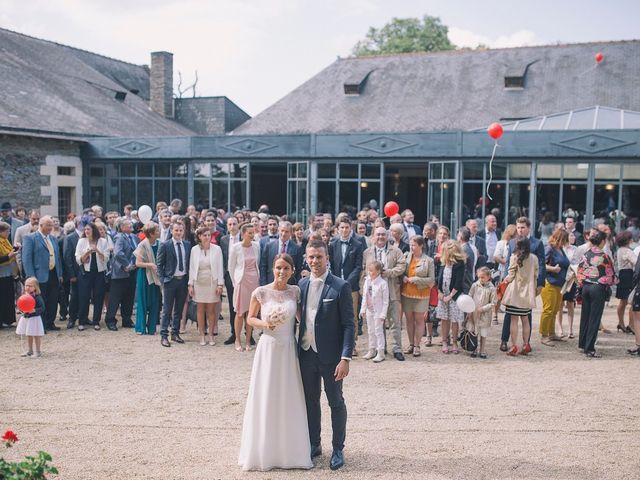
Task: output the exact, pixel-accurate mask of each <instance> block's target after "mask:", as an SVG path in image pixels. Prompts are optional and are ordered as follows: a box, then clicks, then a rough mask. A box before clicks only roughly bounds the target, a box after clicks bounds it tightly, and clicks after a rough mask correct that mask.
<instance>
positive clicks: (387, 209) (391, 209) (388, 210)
mask: <svg viewBox="0 0 640 480" xmlns="http://www.w3.org/2000/svg"><path fill="white" fill-rule="evenodd" d="M399 211H400V205H398V204H397V203H396V202H393V201H392V202H387V203H385V205H384V214H385V215H386V216H387V217H393V216H394V215H395V214H396V213H398V212H399Z"/></svg>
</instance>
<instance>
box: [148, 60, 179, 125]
mask: <svg viewBox="0 0 640 480" xmlns="http://www.w3.org/2000/svg"><path fill="white" fill-rule="evenodd" d="M150 83H151V85H150V92H149V93H150V100H149V106H150V107H151V110H153V111H154V112H158V113H159V114H160V115H162V116H164V117H167V118H173V53H169V52H151V75H150Z"/></svg>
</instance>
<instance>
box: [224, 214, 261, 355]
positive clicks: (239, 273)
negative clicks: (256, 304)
mask: <svg viewBox="0 0 640 480" xmlns="http://www.w3.org/2000/svg"><path fill="white" fill-rule="evenodd" d="M240 233H241V235H242V241H241V242H238V243H236V244H234V245H233V247H231V250H230V252H229V274H230V275H231V281H232V282H233V307H234V308H235V310H236V318H235V321H234V328H235V331H236V350H237V351H239V352H241V351H242V343H241V341H240V333H241V332H242V327H243V326H244V327H245V331H246V345H245V350H246V351H249V350H251V332H252V330H253V329H252V328H251V325H249V324H247V323H246V319H247V318H246V317H247V312H248V311H249V304H250V302H251V294H252V293H253V291H254V290H255V289H256V288H258V287H259V286H260V273H259V270H258V265H260V244H259V243H258V242H254V241H253V237H254V235H255V231H254V226H253V225H252V224H250V223H245V224H244V225H243V226H242V228H241V230H240Z"/></svg>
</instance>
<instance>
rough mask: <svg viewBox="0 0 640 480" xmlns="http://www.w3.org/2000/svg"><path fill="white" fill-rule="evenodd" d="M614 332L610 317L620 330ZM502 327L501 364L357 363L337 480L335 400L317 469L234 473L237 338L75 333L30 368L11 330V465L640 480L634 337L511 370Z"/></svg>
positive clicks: (2, 402)
mask: <svg viewBox="0 0 640 480" xmlns="http://www.w3.org/2000/svg"><path fill="white" fill-rule="evenodd" d="M224 313H225V314H226V310H225V312H224ZM614 317H615V310H614V308H607V309H606V314H605V325H606V326H607V327H608V328H610V329H613V328H615V325H616V320H615V318H614ZM537 318H539V312H537V314H536V315H535V316H534V319H537ZM576 318H579V310H578V312H577V317H576ZM499 328H500V327H493V328H492V331H491V338H490V339H489V347H488V351H489V352H490V357H489V359H488V360H480V359H472V358H469V357H468V356H467V355H464V354H460V355H457V356H454V355H442V354H441V353H440V352H439V350H438V349H437V347H432V348H430V349H424V348H423V352H424V353H423V355H422V357H420V358H418V359H414V358H408V359H407V361H406V362H404V363H400V362H397V361H396V360H393V359H391V357H387V361H386V362H383V363H381V364H378V365H376V364H373V363H371V362H366V361H364V360H362V359H356V360H354V361H353V363H352V366H351V374H350V376H349V377H348V379H347V381H346V382H345V397H346V402H347V407H348V410H349V420H348V427H347V445H346V448H345V457H346V462H347V465H346V466H345V467H344V468H343V469H342V470H341V471H339V472H332V471H331V470H330V469H329V467H328V463H329V455H330V453H331V452H330V450H331V439H330V431H331V427H330V422H329V409H328V406H327V405H326V401H325V400H324V399H323V432H324V435H323V449H324V455H323V456H322V457H321V458H320V459H319V460H317V461H316V462H315V464H316V467H315V468H314V469H313V470H311V471H272V472H266V473H258V472H252V473H243V472H241V471H240V469H239V468H238V466H237V453H238V449H239V443H240V429H241V425H242V415H243V410H244V402H245V398H246V393H247V389H248V384H249V374H250V370H251V362H252V358H253V353H239V352H236V351H234V350H233V348H232V347H225V346H223V345H222V340H224V338H226V335H227V334H228V323H226V322H222V323H221V331H220V336H219V337H218V339H219V342H218V345H216V346H213V347H212V346H207V347H201V346H199V345H198V343H197V342H198V339H197V334H196V331H195V329H194V328H193V327H190V328H189V331H188V333H187V334H186V335H184V338H185V339H186V340H187V343H186V344H185V345H174V346H172V347H171V348H170V349H166V348H161V346H160V339H159V337H158V336H155V337H149V336H137V335H134V334H133V332H132V331H131V330H122V329H121V330H120V331H118V332H109V331H107V330H106V329H103V330H102V331H100V332H95V331H93V330H87V331H85V332H78V331H76V330H73V331H66V330H62V331H61V332H54V333H51V334H48V335H47V336H46V337H45V339H44V342H43V351H44V355H43V357H42V358H40V359H32V358H20V356H19V353H20V340H19V339H18V338H17V337H16V336H15V334H14V333H13V330H8V329H4V330H0V351H2V352H3V356H4V357H5V365H6V366H5V368H4V369H3V371H4V372H5V373H4V374H3V377H4V381H3V382H2V383H3V387H2V388H1V389H0V411H1V412H2V421H0V429H9V428H10V429H13V430H14V431H16V432H17V433H18V436H19V437H20V442H19V443H18V444H16V446H15V447H14V448H13V449H11V450H10V451H6V452H3V454H6V455H5V457H6V458H9V459H15V458H18V457H21V456H23V455H26V454H32V453H35V452H36V451H37V450H39V449H43V450H46V451H48V452H49V453H51V454H52V455H53V458H54V462H53V463H54V464H55V465H56V466H57V467H59V469H60V472H61V473H60V476H59V477H58V478H62V479H100V480H103V479H140V478H146V479H217V478H221V479H229V478H245V479H246V478H256V479H276V478H298V477H301V478H314V479H315V478H334V477H335V476H336V475H340V476H341V477H342V478H345V479H378V478H390V479H391V478H400V477H402V478H421V479H444V478H473V479H494V478H518V479H528V478H531V479H533V478H535V479H546V478H557V479H572V478H576V479H577V478H579V479H598V480H599V479H605V478H606V479H622V478H625V479H637V478H640V457H639V456H638V451H639V450H638V449H639V448H640V415H639V413H638V407H637V386H638V383H639V380H640V374H639V373H638V372H639V371H640V369H639V367H640V358H638V357H630V356H629V355H627V354H625V353H624V352H625V349H626V348H629V347H631V346H632V344H633V337H632V336H630V335H624V334H619V333H613V334H611V335H604V334H600V336H599V341H598V347H599V349H600V351H601V352H602V354H603V358H602V359H599V360H596V359H586V358H584V357H583V356H582V355H580V354H578V352H577V350H576V349H577V339H575V340H570V341H569V342H567V343H566V344H560V345H558V347H556V348H549V347H544V346H541V345H540V344H539V341H538V339H539V337H538V335H537V333H535V334H534V337H533V339H532V345H533V348H534V352H533V354H532V355H531V356H530V358H527V359H525V358H508V357H506V356H505V355H504V354H502V353H500V352H499V351H498V345H499V343H498V342H499V338H498V337H499ZM576 331H577V330H576ZM536 332H537V329H536ZM360 350H364V344H363V342H362V339H361V341H360ZM634 385H635V387H634Z"/></svg>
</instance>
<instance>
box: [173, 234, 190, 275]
mask: <svg viewBox="0 0 640 480" xmlns="http://www.w3.org/2000/svg"><path fill="white" fill-rule="evenodd" d="M178 243H180V247H179V248H180V250H181V252H180V256H182V270H180V261H179V260H178V259H179V258H180V257H179V256H178ZM173 248H174V249H175V251H176V271H175V272H174V273H173V276H174V277H182V276H183V275H186V274H187V265H186V262H187V257H186V254H185V249H184V241H182V240H181V241H180V242H178V241H177V240H175V239H174V240H173Z"/></svg>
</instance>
